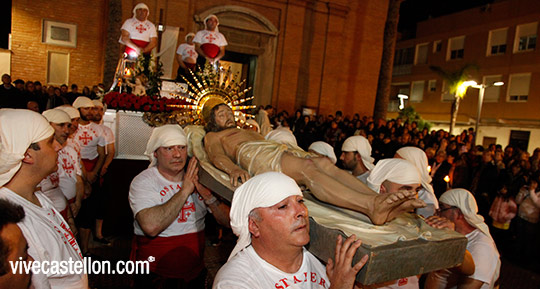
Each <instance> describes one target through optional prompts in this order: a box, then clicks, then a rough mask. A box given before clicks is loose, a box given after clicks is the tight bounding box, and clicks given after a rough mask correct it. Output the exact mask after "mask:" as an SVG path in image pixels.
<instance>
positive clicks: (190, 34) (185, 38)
mask: <svg viewBox="0 0 540 289" xmlns="http://www.w3.org/2000/svg"><path fill="white" fill-rule="evenodd" d="M190 36H191V37H195V33H193V32H189V33H188V34H186V36H185V37H184V40H185V41H186V42H187V39H188V38H189V37H190Z"/></svg>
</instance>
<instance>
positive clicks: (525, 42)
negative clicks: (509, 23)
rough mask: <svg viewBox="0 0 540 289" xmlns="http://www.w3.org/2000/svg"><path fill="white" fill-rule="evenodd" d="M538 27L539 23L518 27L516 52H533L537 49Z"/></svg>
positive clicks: (515, 43)
mask: <svg viewBox="0 0 540 289" xmlns="http://www.w3.org/2000/svg"><path fill="white" fill-rule="evenodd" d="M537 27H538V22H533V23H527V24H522V25H518V26H517V28H516V39H515V41H514V52H521V51H532V50H534V49H535V48H536V37H537V35H536V31H537Z"/></svg>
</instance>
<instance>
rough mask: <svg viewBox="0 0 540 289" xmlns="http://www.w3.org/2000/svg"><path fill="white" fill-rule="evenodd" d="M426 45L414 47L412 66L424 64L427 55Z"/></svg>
mask: <svg viewBox="0 0 540 289" xmlns="http://www.w3.org/2000/svg"><path fill="white" fill-rule="evenodd" d="M428 46H429V45H428V43H422V44H418V45H416V55H415V56H414V64H426V63H427V54H428V49H429V48H428Z"/></svg>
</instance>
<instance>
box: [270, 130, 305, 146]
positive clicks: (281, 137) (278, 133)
mask: <svg viewBox="0 0 540 289" xmlns="http://www.w3.org/2000/svg"><path fill="white" fill-rule="evenodd" d="M264 138H265V139H267V140H271V141H275V142H277V143H282V144H290V145H295V146H297V145H298V143H297V142H296V138H295V137H294V134H293V133H292V131H291V130H290V129H288V128H284V127H282V128H277V129H274V130H272V131H271V132H269V133H268V134H266V136H265V137H264Z"/></svg>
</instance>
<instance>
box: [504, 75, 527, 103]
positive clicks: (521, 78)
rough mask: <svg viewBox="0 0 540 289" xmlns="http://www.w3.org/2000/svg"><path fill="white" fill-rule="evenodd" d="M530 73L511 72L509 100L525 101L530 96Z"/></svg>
mask: <svg viewBox="0 0 540 289" xmlns="http://www.w3.org/2000/svg"><path fill="white" fill-rule="evenodd" d="M530 84H531V74H530V73H520V74H511V75H510V81H509V84H508V101H511V102H514V101H516V102H523V101H527V99H528V98H529V86H530Z"/></svg>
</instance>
